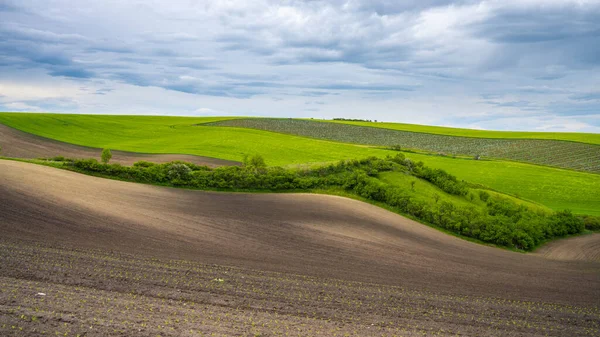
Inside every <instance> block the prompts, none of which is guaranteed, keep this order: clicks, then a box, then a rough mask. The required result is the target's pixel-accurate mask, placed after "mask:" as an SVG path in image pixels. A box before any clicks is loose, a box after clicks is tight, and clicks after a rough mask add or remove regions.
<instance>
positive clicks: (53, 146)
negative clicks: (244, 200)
mask: <svg viewBox="0 0 600 337" xmlns="http://www.w3.org/2000/svg"><path fill="white" fill-rule="evenodd" d="M0 146H2V153H0V155H2V156H5V157H12V158H26V159H35V158H51V157H55V156H63V157H67V158H78V159H80V158H95V159H98V160H99V159H100V154H101V152H102V149H96V148H92V147H85V146H79V145H74V144H69V143H63V142H59V141H56V140H53V139H48V138H44V137H40V136H37V135H33V134H30V133H26V132H23V131H20V130H17V129H13V128H11V127H8V126H6V125H4V124H0ZM111 152H112V155H113V156H112V159H111V163H119V164H123V165H132V164H133V163H135V162H136V161H140V160H145V161H151V162H154V163H167V162H170V161H176V160H181V161H185V162H189V163H194V164H197V165H206V166H209V167H217V166H232V165H240V163H239V162H235V161H230V160H224V159H217V158H209V157H200V156H193V155H185V154H145V153H135V152H124V151H115V150H112V151H111Z"/></svg>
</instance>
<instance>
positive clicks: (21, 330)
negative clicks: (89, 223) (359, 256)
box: [0, 243, 600, 336]
mask: <svg viewBox="0 0 600 337" xmlns="http://www.w3.org/2000/svg"><path fill="white" fill-rule="evenodd" d="M0 262H2V266H3V275H2V277H0V303H4V304H5V306H4V309H3V311H1V312H0V334H2V333H4V334H3V335H22V336H26V335H28V334H36V335H38V334H43V335H56V334H58V335H61V336H76V335H88V336H90V335H131V334H132V332H134V331H135V332H136V334H138V333H141V334H144V335H146V334H147V335H161V336H169V335H172V336H208V335H210V336H224V335H232V334H236V335H250V336H252V335H254V336H261V335H262V336H265V335H269V336H271V335H274V336H277V335H281V336H307V335H311V336H317V335H323V336H366V335H376V336H415V335H419V336H434V335H464V334H466V335H503V336H509V335H546V336H565V335H570V336H574V335H578V336H593V335H596V334H597V333H598V328H599V327H598V322H599V319H600V312H599V309H598V307H577V306H570V305H560V304H554V303H544V302H532V301H516V300H507V299H499V298H489V297H474V296H465V295H460V294H456V295H449V294H437V293H433V292H429V291H423V290H416V289H406V288H401V287H394V286H385V285H377V284H370V283H361V282H349V281H342V280H336V279H325V278H317V277H309V276H301V275H290V274H285V273H275V272H261V271H251V270H245V269H240V268H232V267H221V266H215V265H204V264H201V263H197V262H190V261H178V260H157V259H145V258H140V257H134V256H131V255H125V254H117V253H110V254H109V253H103V252H99V251H83V250H81V251H73V250H65V249H55V248H46V247H43V246H30V245H27V244H22V243H18V244H13V243H0ZM38 292H43V293H44V294H45V296H36V295H35V294H36V293H38ZM548 317H551V318H548ZM42 332H45V333H42Z"/></svg>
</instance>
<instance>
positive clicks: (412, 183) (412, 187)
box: [410, 180, 417, 191]
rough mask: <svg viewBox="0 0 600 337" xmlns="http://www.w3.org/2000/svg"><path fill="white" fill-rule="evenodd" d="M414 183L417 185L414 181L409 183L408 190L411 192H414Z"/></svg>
mask: <svg viewBox="0 0 600 337" xmlns="http://www.w3.org/2000/svg"><path fill="white" fill-rule="evenodd" d="M416 183H417V182H416V181H414V180H413V181H411V182H410V189H411V190H413V191H414V190H415V184H416Z"/></svg>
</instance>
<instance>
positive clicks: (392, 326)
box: [0, 160, 600, 336]
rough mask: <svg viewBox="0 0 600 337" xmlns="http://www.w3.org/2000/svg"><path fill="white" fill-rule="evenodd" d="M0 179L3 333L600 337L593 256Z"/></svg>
mask: <svg viewBox="0 0 600 337" xmlns="http://www.w3.org/2000/svg"><path fill="white" fill-rule="evenodd" d="M0 178H1V179H0V182H1V185H0V188H1V189H2V192H3V193H1V194H0V213H1V214H2V215H3V221H2V222H0V230H2V233H3V236H2V238H1V239H0V268H1V269H0V270H1V271H2V274H1V277H0V310H1V312H0V332H2V334H3V335H7V336H29V335H52V336H54V335H61V336H65V335H66V336H77V335H86V336H120V335H123V334H131V333H132V332H133V333H134V334H135V335H140V336H156V335H161V336H210V335H212V336H230V335H244V336H246V335H250V336H260V335H270V336H278V335H281V336H286V335H289V336H292V335H294V336H297V335H301V336H305V335H311V336H312V335H314V336H369V335H376V336H381V335H384V336H394V335H396V336H436V335H442V336H456V335H469V336H498V335H502V336H565V335H568V336H596V335H597V334H598V329H599V326H598V322H599V321H600V316H599V315H600V307H599V305H600V304H599V303H598V298H600V294H599V293H598V291H599V290H600V278H599V275H600V273H599V269H598V263H597V262H594V261H591V260H586V259H581V257H582V256H588V257H593V256H594V255H593V254H589V253H584V254H582V255H580V256H579V257H578V258H577V259H573V260H569V261H568V263H565V262H562V261H555V260H552V259H549V258H544V257H542V256H540V255H524V254H521V253H516V252H511V251H505V250H499V249H497V248H493V247H487V246H483V245H479V244H475V243H471V242H467V241H465V240H462V239H459V238H455V237H452V236H448V235H446V234H444V233H441V232H439V231H437V230H435V229H432V228H429V227H427V226H423V225H421V224H419V223H416V222H414V221H411V220H409V219H406V218H403V217H400V216H398V215H396V214H394V213H391V212H388V211H385V210H383V209H381V208H378V207H375V206H372V205H368V204H365V203H361V202H359V201H354V200H349V199H346V198H340V197H333V196H320V195H309V194H284V195H282V194H242V193H216V192H201V191H189V190H182V189H172V188H164V187H158V186H148V185H140V184H131V183H126V182H121V181H114V180H106V179H102V178H96V177H90V176H86V175H81V174H78V173H74V172H69V171H64V170H59V169H55V168H50V167H45V166H39V165H33V164H29V163H22V162H14V161H5V160H1V161H0ZM90 233H93V235H90ZM592 238H594V239H597V237H596V236H593V237H592Z"/></svg>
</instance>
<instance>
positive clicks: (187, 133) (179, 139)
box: [0, 113, 600, 215]
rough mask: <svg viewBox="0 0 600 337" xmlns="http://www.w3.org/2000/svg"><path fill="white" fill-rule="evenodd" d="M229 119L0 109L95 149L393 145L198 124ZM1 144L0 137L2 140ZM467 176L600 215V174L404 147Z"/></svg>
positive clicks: (334, 155) (346, 150)
mask: <svg viewBox="0 0 600 337" xmlns="http://www.w3.org/2000/svg"><path fill="white" fill-rule="evenodd" d="M223 119H227V118H218V117H216V118H195V117H158V116H107V115H103V116H101V115H58V114H22V113H21V114H19V113H0V123H3V124H6V125H8V126H11V127H14V128H17V129H20V130H23V131H25V132H30V133H33V134H37V135H40V136H44V137H48V138H52V139H56V140H60V141H64V142H69V143H74V144H79V145H84V146H91V147H97V148H111V149H113V150H124V151H135V152H144V153H182V154H194V155H202V156H209V157H215V158H222V159H229V160H238V161H240V160H242V158H243V155H244V154H254V153H258V154H261V155H263V156H264V158H265V159H266V161H267V164H269V165H290V164H304V163H322V162H332V161H336V160H340V159H351V158H361V157H366V156H371V155H373V156H380V157H381V156H385V155H388V154H392V155H393V154H394V153H395V152H393V151H388V150H383V149H376V148H369V147H366V146H359V145H353V144H344V143H336V142H331V141H324V140H317V139H311V138H305V137H298V136H291V135H285V134H280V133H274V132H266V131H261V130H253V129H243V128H223V127H207V126H195V125H196V124H199V123H208V122H214V121H218V120H223ZM1 145H2V144H0V146H1ZM406 155H407V157H409V158H412V159H414V160H422V161H423V162H425V163H426V164H427V165H428V166H431V167H436V168H442V169H444V170H446V171H448V172H450V173H452V174H454V175H456V176H457V177H459V178H461V179H464V180H467V181H469V182H474V183H479V184H483V185H486V186H489V187H491V188H493V189H495V190H497V191H500V192H504V193H509V194H517V195H519V196H520V197H522V198H525V199H529V200H532V201H535V202H538V203H541V204H543V205H546V206H548V207H550V208H553V209H556V210H561V209H565V208H567V209H571V210H572V211H573V212H575V213H580V214H591V215H600V192H599V191H600V175H597V174H590V173H584V172H576V171H570V170H562V169H555V168H550V167H544V166H537V165H528V164H522V163H516V162H506V161H481V160H480V161H476V160H468V159H454V158H451V157H441V156H429V155H422V154H416V153H406Z"/></svg>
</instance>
